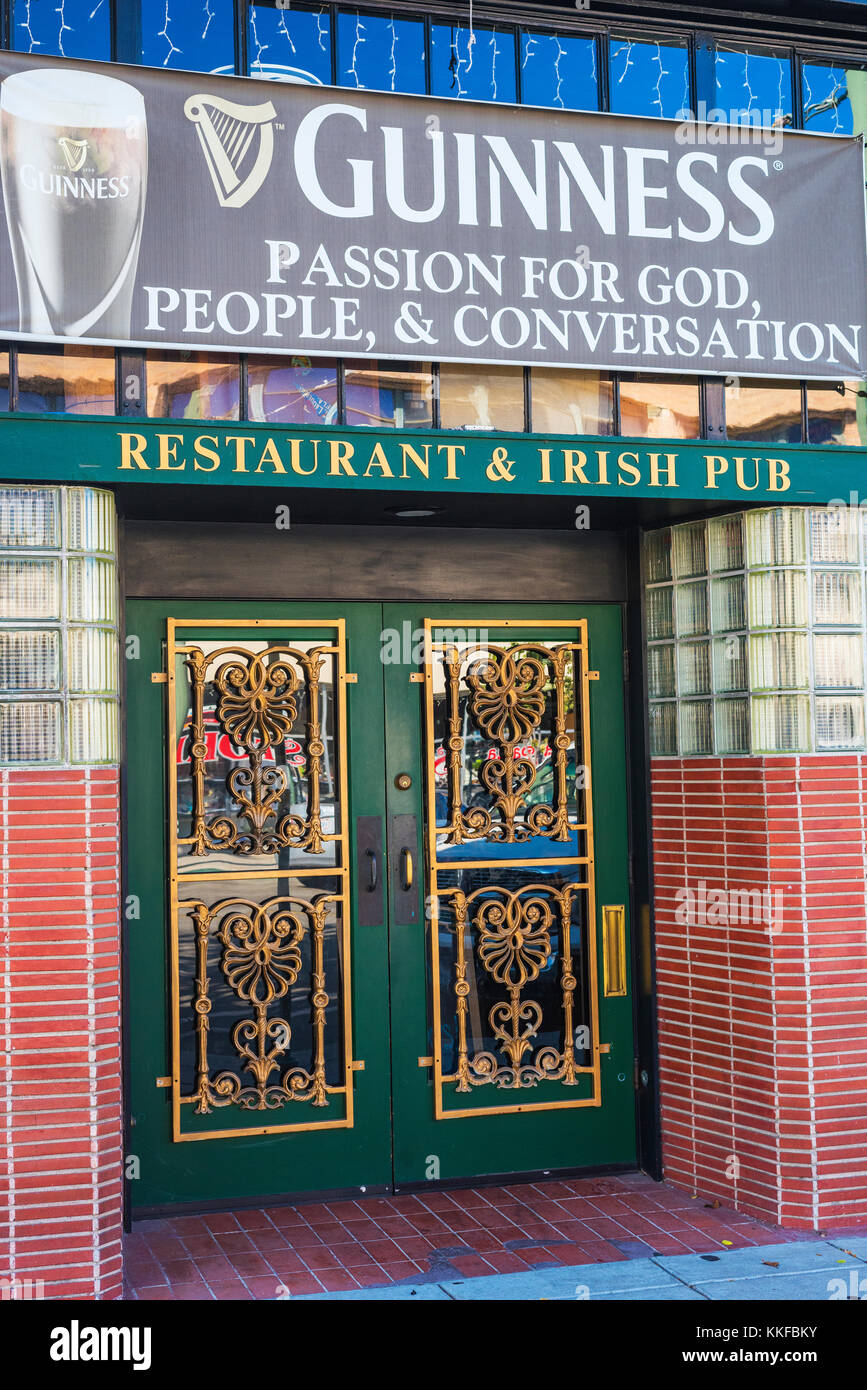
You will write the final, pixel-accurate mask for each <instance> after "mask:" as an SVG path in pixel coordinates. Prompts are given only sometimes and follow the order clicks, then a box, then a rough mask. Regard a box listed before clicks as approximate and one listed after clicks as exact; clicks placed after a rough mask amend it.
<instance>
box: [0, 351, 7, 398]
mask: <svg viewBox="0 0 867 1390" xmlns="http://www.w3.org/2000/svg"><path fill="white" fill-rule="evenodd" d="M8 409H9V353H8V352H0V410H8Z"/></svg>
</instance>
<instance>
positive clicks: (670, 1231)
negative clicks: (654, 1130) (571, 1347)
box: [125, 1173, 816, 1299]
mask: <svg viewBox="0 0 867 1390" xmlns="http://www.w3.org/2000/svg"><path fill="white" fill-rule="evenodd" d="M792 1239H811V1240H815V1239H816V1234H815V1233H814V1232H804V1233H803V1235H800V1234H799V1233H793V1232H791V1231H786V1232H781V1231H780V1230H779V1229H778V1228H775V1227H773V1226H768V1225H765V1224H764V1223H763V1222H761V1221H756V1220H754V1219H753V1218H751V1217H748V1216H741V1215H739V1214H738V1213H737V1212H734V1211H731V1210H729V1209H726V1208H724V1207H722V1206H715V1205H714V1204H713V1203H712V1202H707V1201H705V1200H703V1199H702V1198H700V1197H694V1196H692V1195H691V1194H690V1193H686V1192H679V1191H677V1190H676V1189H675V1188H672V1187H669V1186H667V1185H666V1184H662V1183H655V1182H653V1181H652V1179H650V1178H648V1177H646V1176H645V1175H644V1174H642V1173H628V1174H624V1175H621V1176H617V1177H604V1178H575V1179H566V1180H561V1181H557V1182H538V1183H520V1184H517V1185H515V1186H508V1187H480V1188H476V1189H470V1188H467V1189H462V1190H459V1191H453V1192H435V1191H431V1192H421V1193H418V1194H416V1195H413V1196H408V1195H407V1196H403V1195H401V1196H394V1197H365V1198H359V1199H358V1200H355V1201H347V1200H343V1201H335V1202H328V1203H313V1202H311V1203H301V1204H299V1205H298V1206H285V1207H265V1208H259V1209H252V1210H246V1211H235V1212H220V1213H216V1214H212V1213H208V1214H206V1215H202V1216H178V1217H173V1218H164V1219H160V1220H153V1221H139V1222H137V1223H136V1225H135V1226H134V1228H133V1231H132V1233H131V1234H130V1235H128V1236H127V1237H126V1242H125V1271H126V1280H127V1285H128V1290H127V1297H129V1298H137V1299H155V1298H158V1299H200V1298H201V1299H238V1298H240V1299H248V1298H262V1299H273V1298H278V1297H285V1296H286V1294H287V1293H288V1294H290V1295H295V1296H297V1295H298V1294H311V1293H321V1292H323V1291H324V1292H327V1293H338V1292H343V1291H348V1290H352V1289H360V1288H375V1287H381V1286H383V1285H389V1284H399V1283H406V1284H413V1285H418V1284H425V1283H431V1284H439V1283H442V1282H443V1281H444V1280H450V1279H461V1278H468V1277H472V1276H477V1275H479V1276H482V1275H492V1274H513V1273H514V1274H517V1273H521V1272H522V1271H526V1270H528V1269H532V1268H536V1269H540V1268H544V1267H547V1268H558V1267H561V1266H564V1265H567V1266H568V1265H583V1264H594V1263H600V1262H603V1261H613V1260H631V1259H638V1258H641V1257H648V1256H651V1255H662V1256H672V1255H686V1254H689V1253H691V1252H711V1251H715V1250H726V1249H736V1248H741V1247H745V1246H755V1245H773V1244H776V1243H778V1242H780V1241H781V1240H787V1241H788V1240H792Z"/></svg>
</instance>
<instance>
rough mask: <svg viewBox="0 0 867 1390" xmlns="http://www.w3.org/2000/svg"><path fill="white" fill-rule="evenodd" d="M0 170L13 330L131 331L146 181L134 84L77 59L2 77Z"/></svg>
mask: <svg viewBox="0 0 867 1390" xmlns="http://www.w3.org/2000/svg"><path fill="white" fill-rule="evenodd" d="M0 167H2V178H3V199H4V203H5V205H6V221H7V223H8V225H9V238H10V241H11V243H12V257H13V261H14V265H15V278H16V280H17V282H18V311H19V329H20V331H21V332H22V333H32V334H34V335H37V336H45V335H49V334H51V335H62V336H64V337H68V338H81V337H85V336H91V337H95V338H108V339H123V338H128V337H129V336H130V311H131V308H132V292H133V285H134V282H135V273H136V267H137V264H138V253H139V243H140V241H141V229H142V219H143V216H144V205H145V192H146V185H147V127H146V124H145V108H144V101H143V99H142V96H141V93H140V92H139V91H137V90H136V88H135V87H131V86H130V85H129V83H127V82H119V81H118V80H117V79H116V78H114V77H104V76H102V75H101V74H100V73H94V72H84V71H80V70H77V69H74V68H60V67H56V68H35V69H31V70H29V71H26V72H18V73H13V74H12V75H11V76H10V77H7V78H6V80H5V81H4V82H3V84H2V86H0Z"/></svg>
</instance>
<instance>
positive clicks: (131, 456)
mask: <svg viewBox="0 0 867 1390" xmlns="http://www.w3.org/2000/svg"><path fill="white" fill-rule="evenodd" d="M147 443H148V442H147V439H146V438H145V436H144V435H143V434H122V435H121V436H120V458H121V461H120V463H119V464H118V468H143V469H144V470H145V472H146V473H147V472H148V471H149V467H150V465H149V464H147V463H145V461H144V459H143V457H142V455H143V454H144V451H145V449H146V448H147Z"/></svg>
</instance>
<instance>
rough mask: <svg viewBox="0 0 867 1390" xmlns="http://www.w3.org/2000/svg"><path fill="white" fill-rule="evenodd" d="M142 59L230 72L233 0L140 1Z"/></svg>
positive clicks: (155, 63)
mask: <svg viewBox="0 0 867 1390" xmlns="http://www.w3.org/2000/svg"><path fill="white" fill-rule="evenodd" d="M91 3H92V0H91ZM141 61H142V62H143V63H146V64H147V65H148V66H149V67H154V68H187V69H192V70H193V71H196V72H225V73H233V72H234V71H235V7H234V5H233V3H232V0H184V3H183V4H182V5H177V4H176V5H167V4H166V0H141Z"/></svg>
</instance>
